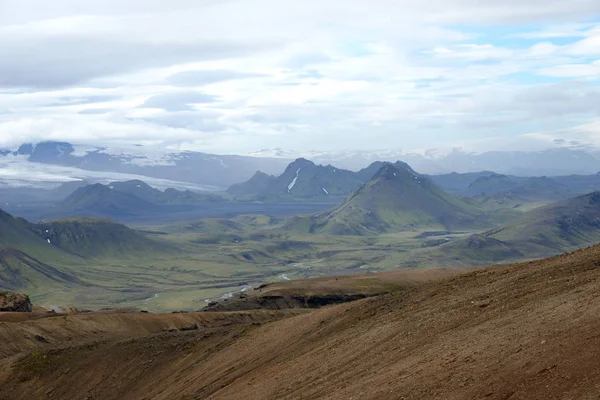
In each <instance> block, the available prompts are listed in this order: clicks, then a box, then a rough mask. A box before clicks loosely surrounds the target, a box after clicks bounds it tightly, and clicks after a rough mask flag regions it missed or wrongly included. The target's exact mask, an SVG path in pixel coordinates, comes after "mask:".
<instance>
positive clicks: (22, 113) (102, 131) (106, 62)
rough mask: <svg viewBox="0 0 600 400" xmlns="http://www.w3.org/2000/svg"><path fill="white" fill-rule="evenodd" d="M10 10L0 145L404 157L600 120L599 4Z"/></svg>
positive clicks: (312, 0) (445, 2)
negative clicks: (372, 152)
mask: <svg viewBox="0 0 600 400" xmlns="http://www.w3.org/2000/svg"><path fill="white" fill-rule="evenodd" d="M0 3H1V2H0ZM17 3H18V4H17ZM14 4H15V5H14V6H11V7H10V8H8V9H7V8H6V7H5V8H2V7H3V6H2V4H0V114H1V115H0V141H2V140H4V141H7V140H8V138H10V137H12V138H13V139H14V138H19V139H18V140H19V141H20V140H21V139H23V138H26V137H31V138H38V137H41V138H44V137H45V135H50V136H49V137H54V138H57V139H62V140H72V141H76V142H82V141H84V142H88V143H90V142H94V141H95V142H100V143H99V144H102V143H104V142H110V141H137V142H139V141H144V140H147V141H153V142H154V141H160V140H164V138H169V143H173V142H174V141H181V142H182V143H185V144H186V145H187V146H198V149H200V150H206V149H216V150H219V151H222V152H231V151H234V149H237V150H235V151H239V152H249V151H252V150H254V149H257V148H263V147H286V148H293V149H298V150H302V149H303V148H304V149H310V148H324V149H338V148H342V147H343V148H368V147H380V146H381V143H385V145H386V146H399V147H404V148H414V147H417V148H418V147H425V146H427V145H430V144H431V143H438V142H439V143H445V142H448V143H452V142H454V141H456V142H465V141H476V140H479V139H482V138H485V137H489V136H492V135H500V134H501V135H504V136H506V137H517V136H519V135H522V134H523V133H527V132H532V131H536V130H540V129H542V128H543V129H547V127H548V126H551V125H552V126H555V127H556V128H561V129H563V128H568V127H569V126H580V125H584V124H585V123H586V122H589V121H590V120H591V119H592V118H594V117H595V116H596V115H597V114H598V113H599V112H600V111H599V110H598V108H597V107H596V106H595V104H598V102H599V98H598V93H599V91H600V89H599V87H598V86H599V83H598V79H597V78H598V77H599V76H600V75H599V74H600V64H598V63H599V62H600V61H597V60H598V59H599V57H600V53H599V52H598V47H597V44H598V43H597V38H598V32H599V31H598V29H599V28H598V27H599V26H600V23H599V22H594V21H590V20H589V16H590V15H592V16H593V15H600V2H598V1H595V0H594V1H592V0H574V1H572V2H564V1H562V0H560V1H559V0H531V1H529V2H523V1H518V0H504V1H500V0H489V1H477V0H432V1H430V2H414V1H409V0H397V1H394V0H372V1H369V2H367V1H362V0H357V1H344V0H329V1H322V0H306V1H304V2H280V1H275V0H247V1H237V0H223V1H217V0H173V1H172V2H164V1H158V0H129V1H125V2H123V1H116V0H103V1H99V0H89V1H85V2H79V1H74V0H55V1H53V2H52V4H50V3H48V2H42V1H41V0H22V1H20V2H15V3H14ZM532 27H535V30H532ZM573 80H577V82H572V81H573ZM194 89H201V90H202V91H200V90H194ZM59 106H60V107H59ZM11 135H12V136H11ZM15 135H17V136H15ZM19 135H20V136H19ZM161 138H162V139H161ZM14 140H17V139H14ZM92 144H98V143H92Z"/></svg>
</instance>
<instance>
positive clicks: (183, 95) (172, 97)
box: [141, 91, 219, 111]
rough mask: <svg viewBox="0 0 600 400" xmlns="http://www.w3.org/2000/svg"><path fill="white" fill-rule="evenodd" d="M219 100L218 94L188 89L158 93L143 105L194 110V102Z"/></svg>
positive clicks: (165, 108) (167, 109)
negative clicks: (185, 90) (186, 90)
mask: <svg viewBox="0 0 600 400" xmlns="http://www.w3.org/2000/svg"><path fill="white" fill-rule="evenodd" d="M217 101H219V98H218V97H217V96H213V95H210V94H206V93H201V92H195V91H188V92H173V93H165V94H158V95H156V96H152V97H150V98H148V99H147V100H146V101H145V102H144V104H142V105H141V107H144V108H162V109H163V110H166V111H192V110H194V104H207V103H214V102H217Z"/></svg>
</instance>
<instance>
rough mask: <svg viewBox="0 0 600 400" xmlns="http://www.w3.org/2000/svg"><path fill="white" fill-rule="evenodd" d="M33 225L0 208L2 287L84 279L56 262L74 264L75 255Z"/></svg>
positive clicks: (77, 281)
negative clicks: (58, 246)
mask: <svg viewBox="0 0 600 400" xmlns="http://www.w3.org/2000/svg"><path fill="white" fill-rule="evenodd" d="M30 228H31V225H30V224H29V223H28V222H27V221H25V220H23V219H20V218H14V217H13V216H11V215H10V214H8V213H6V212H4V211H2V210H0V289H8V290H13V289H19V288H24V287H28V286H31V285H38V284H42V285H46V286H47V287H51V286H53V285H55V284H75V285H76V284H80V283H81V281H80V280H79V279H78V278H77V277H76V276H74V275H73V274H71V273H69V272H68V271H67V270H64V269H62V268H60V267H56V266H55V265H64V264H71V265H75V264H76V263H77V260H76V258H75V257H73V256H72V255H70V254H68V253H66V252H64V251H62V250H61V249H59V248H57V247H55V246H53V245H51V244H50V243H48V241H46V240H44V238H42V237H41V236H39V235H37V234H36V233H34V232H33V231H32V230H31V229H30Z"/></svg>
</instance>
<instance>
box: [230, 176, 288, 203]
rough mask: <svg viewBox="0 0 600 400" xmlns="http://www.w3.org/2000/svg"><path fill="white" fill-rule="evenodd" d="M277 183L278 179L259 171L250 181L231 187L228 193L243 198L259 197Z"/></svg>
mask: <svg viewBox="0 0 600 400" xmlns="http://www.w3.org/2000/svg"><path fill="white" fill-rule="evenodd" d="M276 181H277V178H276V177H274V176H272V175H268V174H265V173H264V172H261V171H257V172H256V173H255V174H254V175H253V176H252V178H250V180H248V181H246V182H242V183H237V184H235V185H232V186H230V187H229V188H228V189H227V193H229V194H231V195H233V196H237V197H241V198H245V197H246V198H252V197H257V196H259V195H260V194H261V193H262V192H264V191H266V190H267V189H268V188H269V186H270V185H272V184H274V183H275V182H276Z"/></svg>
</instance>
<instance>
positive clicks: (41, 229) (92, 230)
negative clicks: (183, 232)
mask: <svg viewBox="0 0 600 400" xmlns="http://www.w3.org/2000/svg"><path fill="white" fill-rule="evenodd" d="M29 229H30V230H31V231H33V232H34V233H36V234H37V235H38V236H40V237H42V238H43V239H44V240H46V241H47V242H48V243H50V244H52V245H53V246H56V247H58V248H59V249H62V250H64V251H66V252H68V253H71V254H74V255H77V256H80V257H84V258H94V257H102V258H111V257H119V258H120V259H122V258H133V257H136V256H139V255H141V254H148V253H152V252H156V251H157V250H162V251H167V250H168V249H169V247H168V246H166V245H163V244H161V243H158V242H155V241H153V240H150V239H148V238H146V237H145V236H144V235H142V234H141V233H139V232H137V231H134V230H132V229H130V228H128V227H127V226H125V225H122V224H119V223H116V222H113V221H111V220H109V219H102V218H67V219H61V220H56V221H51V222H45V223H40V224H32V225H31V226H30V228H29Z"/></svg>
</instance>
